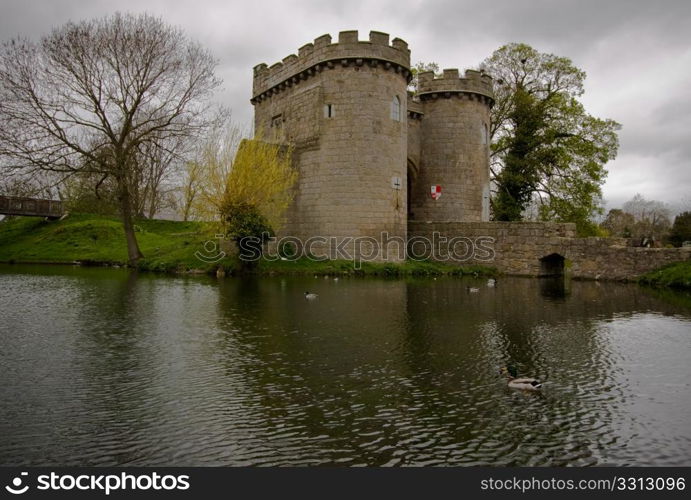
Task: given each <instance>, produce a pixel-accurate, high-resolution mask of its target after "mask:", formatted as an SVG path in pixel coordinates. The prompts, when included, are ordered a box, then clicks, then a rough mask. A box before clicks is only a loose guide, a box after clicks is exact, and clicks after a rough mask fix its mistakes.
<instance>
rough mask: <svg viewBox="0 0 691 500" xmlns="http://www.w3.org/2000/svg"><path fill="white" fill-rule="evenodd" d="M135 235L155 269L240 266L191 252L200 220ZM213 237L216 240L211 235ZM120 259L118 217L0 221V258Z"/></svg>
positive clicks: (140, 228) (197, 245)
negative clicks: (215, 260) (211, 260)
mask: <svg viewBox="0 0 691 500" xmlns="http://www.w3.org/2000/svg"><path fill="white" fill-rule="evenodd" d="M136 228H137V233H136V234H137V241H138V242H139V247H140V249H141V251H142V253H143V254H144V259H142V260H141V261H140V262H139V263H138V268H139V269H141V270H146V271H157V272H205V273H213V272H215V271H216V269H217V268H218V267H219V265H220V266H222V267H223V268H224V269H225V270H226V272H228V273H230V274H232V273H237V272H239V269H240V266H239V265H238V261H237V259H236V258H229V257H228V258H225V259H224V260H222V261H221V262H220V263H205V262H202V261H201V260H199V259H198V258H197V257H195V253H196V252H197V251H201V252H202V253H203V251H204V243H205V242H207V241H209V240H214V232H213V230H211V229H210V228H209V227H207V226H206V225H205V224H203V223H200V222H176V221H162V220H148V219H141V220H137V221H136ZM214 241H217V240H214ZM75 261H79V262H81V263H84V264H89V263H92V264H112V265H125V264H126V262H127V245H126V243H125V234H124V231H123V228H122V222H120V221H119V220H118V218H117V217H111V216H105V215H93V214H72V215H70V216H69V217H67V218H66V219H65V220H62V221H44V220H43V219H40V218H36V217H14V218H11V219H8V220H5V221H2V222H0V262H37V263H39V262H40V263H72V262H75ZM250 272H252V273H257V274H318V275H337V274H348V275H356V276H357V275H373V276H389V277H401V276H443V275H450V276H462V275H473V274H477V275H478V276H493V275H495V274H496V271H495V270H494V269H493V268H488V267H481V266H467V267H462V268H461V267H457V266H451V265H448V264H443V263H436V262H427V261H423V262H412V261H408V262H404V263H401V264H390V263H374V262H363V263H362V265H361V266H360V268H358V269H356V268H355V266H354V264H353V263H352V262H350V261H345V260H336V261H316V260H313V259H307V258H301V259H299V260H297V261H285V260H280V259H279V260H275V261H268V260H262V261H260V262H259V263H258V264H257V266H256V267H255V268H254V269H253V270H252V271H250Z"/></svg>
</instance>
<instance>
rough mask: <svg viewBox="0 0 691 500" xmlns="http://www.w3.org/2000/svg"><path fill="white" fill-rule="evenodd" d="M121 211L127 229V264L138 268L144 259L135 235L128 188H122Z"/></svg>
mask: <svg viewBox="0 0 691 500" xmlns="http://www.w3.org/2000/svg"><path fill="white" fill-rule="evenodd" d="M120 209H121V211H122V223H123V226H124V227H125V239H126V240H127V263H128V264H129V265H130V266H136V265H137V261H138V260H139V259H141V258H142V257H144V255H142V252H141V250H139V244H138V243H137V236H136V235H135V234H134V220H133V219H134V218H133V217H132V202H131V200H130V193H129V190H128V188H127V186H122V185H121V186H120Z"/></svg>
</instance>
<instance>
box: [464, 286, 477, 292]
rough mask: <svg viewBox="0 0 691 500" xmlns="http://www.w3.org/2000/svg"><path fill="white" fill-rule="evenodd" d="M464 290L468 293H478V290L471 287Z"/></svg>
mask: <svg viewBox="0 0 691 500" xmlns="http://www.w3.org/2000/svg"><path fill="white" fill-rule="evenodd" d="M465 289H466V290H467V291H468V292H470V293H477V292H479V291H480V289H479V288H475V287H472V286H467V287H465Z"/></svg>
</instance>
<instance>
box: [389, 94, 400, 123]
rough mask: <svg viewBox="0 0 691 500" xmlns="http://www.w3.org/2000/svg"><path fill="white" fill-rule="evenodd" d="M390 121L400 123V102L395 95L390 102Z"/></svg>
mask: <svg viewBox="0 0 691 500" xmlns="http://www.w3.org/2000/svg"><path fill="white" fill-rule="evenodd" d="M391 119H392V120H393V121H395V122H400V121H401V100H400V99H399V98H398V96H397V95H395V96H393V101H391Z"/></svg>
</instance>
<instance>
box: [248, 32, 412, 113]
mask: <svg viewBox="0 0 691 500" xmlns="http://www.w3.org/2000/svg"><path fill="white" fill-rule="evenodd" d="M363 64H368V65H371V66H379V65H381V66H382V67H383V68H384V69H387V70H392V71H396V72H400V73H401V74H402V75H403V76H404V77H405V78H406V79H410V77H411V74H410V50H409V49H408V44H407V43H406V42H405V41H403V40H401V39H400V38H394V39H393V40H392V41H391V42H390V43H389V35H388V34H387V33H381V32H379V31H370V33H369V40H367V41H362V40H358V32H357V31H356V30H353V31H341V32H340V33H339V34H338V42H337V43H332V40H331V35H328V34H327V35H322V36H320V37H318V38H316V39H315V40H314V42H313V43H308V44H305V45H303V46H302V47H300V48H299V49H298V53H297V55H295V54H290V55H289V56H287V57H284V58H283V60H282V61H281V62H277V63H275V64H272V65H271V66H267V65H266V64H263V63H262V64H258V65H257V66H255V67H254V81H253V85H252V102H257V101H261V100H262V99H263V98H264V97H265V96H266V95H270V94H272V93H275V92H279V91H280V90H282V89H284V88H286V87H290V86H292V85H294V84H297V83H299V82H300V81H301V80H306V79H307V78H309V77H311V76H313V75H315V74H316V73H317V72H320V71H323V70H324V69H328V68H333V67H334V66H335V65H341V66H350V65H353V66H362V65H363Z"/></svg>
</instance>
